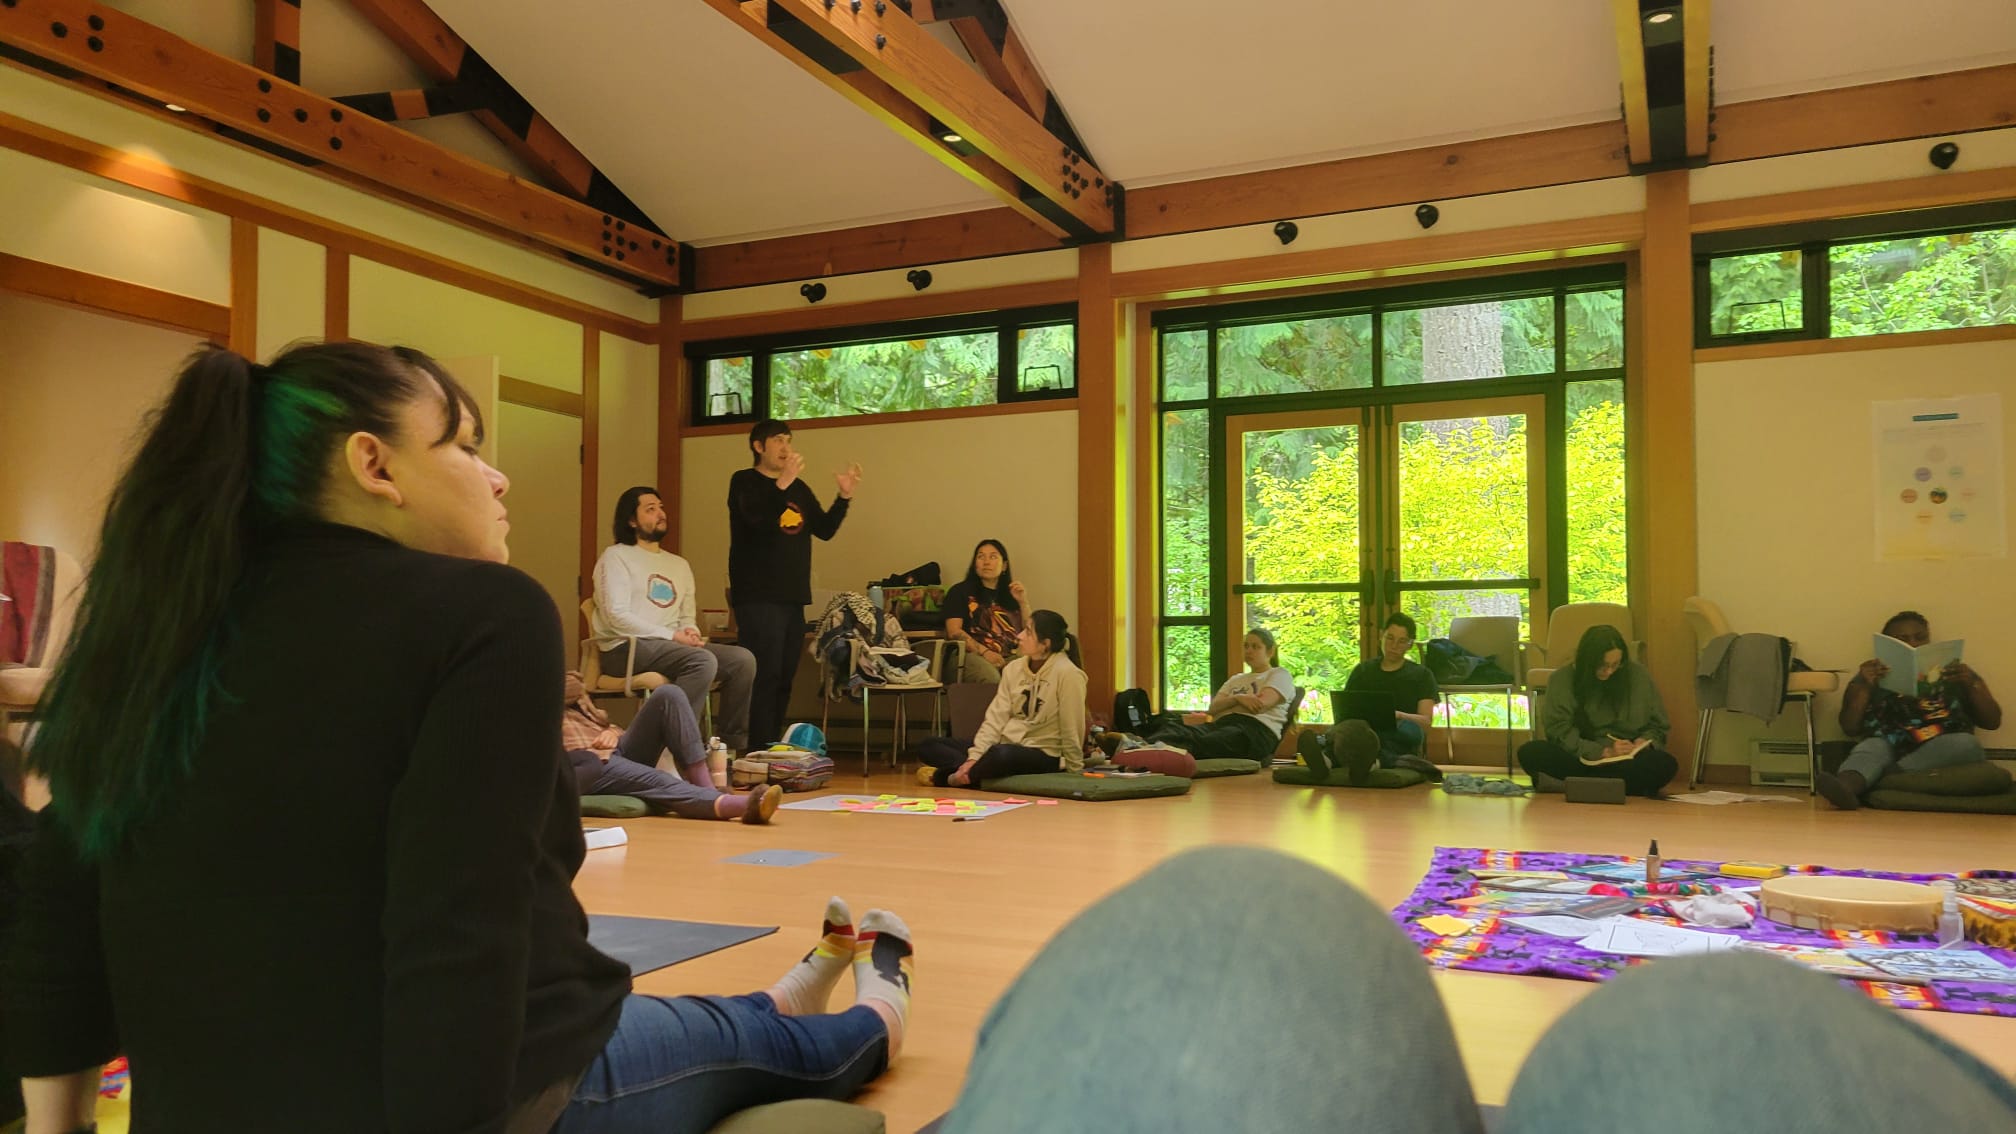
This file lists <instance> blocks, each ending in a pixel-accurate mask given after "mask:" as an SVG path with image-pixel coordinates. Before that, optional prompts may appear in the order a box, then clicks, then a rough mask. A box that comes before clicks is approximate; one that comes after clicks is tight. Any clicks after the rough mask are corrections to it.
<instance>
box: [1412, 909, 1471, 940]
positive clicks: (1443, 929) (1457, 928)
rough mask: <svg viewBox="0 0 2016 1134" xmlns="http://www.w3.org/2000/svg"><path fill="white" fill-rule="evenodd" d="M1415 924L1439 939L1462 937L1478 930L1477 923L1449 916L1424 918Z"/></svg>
mask: <svg viewBox="0 0 2016 1134" xmlns="http://www.w3.org/2000/svg"><path fill="white" fill-rule="evenodd" d="M1414 924H1415V925H1418V926H1420V927H1421V928H1423V929H1425V930H1427V931H1428V932H1430V933H1432V934H1434V935H1435V936H1437V937H1461V936H1463V935H1464V934H1466V933H1468V932H1470V931H1471V930H1473V929H1475V928H1477V923H1476V922H1474V921H1471V920H1470V919H1469V918H1462V917H1450V916H1449V915H1448V914H1436V915H1435V916H1433V917H1424V918H1422V919H1420V920H1419V921H1417V922H1415V923H1414Z"/></svg>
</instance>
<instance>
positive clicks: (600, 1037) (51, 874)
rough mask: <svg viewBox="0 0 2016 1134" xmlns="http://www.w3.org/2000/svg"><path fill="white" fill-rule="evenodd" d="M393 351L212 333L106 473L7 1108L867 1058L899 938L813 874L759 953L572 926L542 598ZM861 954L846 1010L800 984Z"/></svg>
mask: <svg viewBox="0 0 2016 1134" xmlns="http://www.w3.org/2000/svg"><path fill="white" fill-rule="evenodd" d="M482 442H483V422H482V418H481V416H480V414H479V413H478V412H477V409H476V407H475V405H474V404H473V403H472V402H471V400H470V398H469V396H468V394H467V393H466V392H464V391H463V389H462V388H461V387H460V386H459V385H457V384H456V382H455V380H454V379H453V378H452V377H450V376H449V375H448V374H447V373H446V372H445V371H444V370H442V369H441V368H440V367H439V366H438V365H436V364H435V363H434V362H433V361H432V360H431V359H428V358H427V357H426V356H425V355H422V354H420V353H419V352H417V351H410V350H405V349H401V348H392V349H388V348H385V347H378V346H372V345H369V344H365V343H326V344H315V345H306V346H297V347H294V348H292V349H290V350H288V351H287V352H285V353H283V354H282V355H280V356H279V357H278V358H276V359H274V360H273V362H272V363H271V364H270V365H267V366H258V365H254V364H252V363H250V362H248V361H246V360H245V359H243V358H240V357H239V356H237V355H235V354H232V353H230V352H228V351H224V350H220V349H214V348H211V349H205V350H203V351H200V352H199V353H198V354H196V356H195V357H193V358H192V359H191V360H190V361H189V363H188V365H187V366H186V367H185V368H184V369H183V370H182V372H181V374H180V375H179V376H177V378H176V380H175V384H174V388H173V390H172V391H171V392H170V394H169V395H168V399H167V401H166V402H165V403H164V404H163V406H162V407H161V409H160V410H159V411H158V412H157V413H156V414H155V415H154V416H153V417H152V419H151V420H150V422H149V424H148V427H147V429H146V431H145V435H144V436H143V437H142V438H141V440H140V442H139V448H138V452H137V454H136V455H135V457H134V458H133V462H132V464H131V466H130V467H129V468H128V469H127V470H126V472H125V474H124V475H123V477H122V478H121V479H120V481H119V484H118V486H117V488H116V489H115V490H114V491H113V494H112V499H111V503H110V505H109V508H108V510H107V513H106V516H105V524H104V528H103V532H102V534H101V540H100V550H99V553H98V557H97V559H96V561H95V562H94V564H93V565H92V568H91V571H90V575H89V577H88V580H87V582H86V590H85V597H84V602H83V605H82V608H81V610H80V613H79V615H78V621H77V627H76V630H75V632H74V633H73V635H72V637H71V639H70V642H69V643H68V647H67V649H66V651H65V653H64V654H63V657H62V660H61V662H60V663H59V665H58V668H57V673H56V677H55V681H54V684H53V687H52V689H51V692H50V698H49V705H48V711H47V713H46V716H45V719H44V722H43V725H42V727H41V730H40V732H39V733H38V734H37V736H36V739H35V742H34V744H33V746H32V748H31V751H30V753H29V759H30V761H31V764H32V765H33V766H34V767H35V768H36V769H37V770H38V771H40V772H41V773H42V774H44V775H45V776H47V777H48V780H49V784H50V789H51V793H52V795H53V802H52V803H51V804H50V806H49V807H48V808H47V809H46V810H45V811H44V812H43V813H42V814H41V816H39V818H38V832H37V836H36V841H35V844H34V846H33V848H32V849H31V850H30V852H29V854H28V857H27V861H26V864H25V865H24V867H23V869H22V873H21V892H22V897H21V904H20V910H19V915H18V918H17V924H16V926H15V928H14V934H13V939H12V940H11V941H10V942H9V944H8V948H7V955H6V966H5V985H4V989H0V1003H4V1004H5V1010H6V1017H7V1019H6V1024H7V1026H6V1029H5V1031H6V1049H7V1051H6V1054H7V1066H8V1067H10V1068H11V1069H13V1070H14V1071H16V1072H18V1073H21V1074H23V1075H25V1076H27V1078H26V1079H25V1080H24V1082H23V1088H24V1093H25V1095H26V1098H27V1103H28V1130H29V1131H31V1132H33V1134H44V1132H64V1131H73V1130H84V1129H89V1128H90V1122H91V1115H92V1111H91V1108H92V1104H93V1101H94V1100H95V1097H96V1088H97V1086H98V1068H99V1067H100V1066H101V1065H103V1064H104V1063H105V1062H106V1061H108V1060H109V1059H111V1058H112V1057H113V1056H114V1055H117V1054H120V1053H124V1054H125V1055H126V1056H127V1057H128V1059H129V1060H130V1063H131V1067H132V1074H133V1085H134V1090H133V1103H134V1118H135V1124H136V1129H144V1130H151V1131H166V1132H173V1131H197V1130H202V1131H219V1130H243V1131H251V1130H288V1131H298V1132H314V1131H328V1132H331V1134H335V1132H341V1134H359V1132H367V1131H393V1130H397V1131H477V1130H484V1131H505V1132H511V1134H515V1132H518V1131H548V1130H553V1131H567V1132H574V1131H588V1132H597V1134H600V1132H605V1131H607V1132H618V1131H633V1130H635V1131H645V1130H649V1131H653V1132H656V1131H688V1130H690V1131H701V1130H706V1129H708V1128H710V1127H712V1126H713V1125H714V1124H715V1123H716V1122H717V1121H718V1120H720V1119H721V1118H722V1117H724V1116H726V1115H727V1114H729V1113H732V1112H733V1111H735V1110H738V1109H741V1108H743V1107H747V1106H751V1105H754V1104H757V1103H763V1102H771V1101H777V1100H781V1099H786V1098H794V1097H803V1096H821V1097H830V1098H844V1097H847V1096H848V1095H851V1094H852V1093H853V1092H855V1091H856V1090H858V1089H859V1088H860V1087H861V1086H862V1085H863V1084H865V1083H867V1082H868V1081H869V1080H871V1079H872V1078H874V1077H875V1076H876V1075H877V1074H879V1073H880V1072H881V1071H882V1070H883V1068H884V1067H886V1066H887V1065H888V1062H889V1060H890V1059H892V1058H893V1057H894V1055H895V1053H896V1049H897V1046H898V1042H899V1041H900V1039H901V1036H902V1027H903V1019H904V1013H905V1011H906V1010H907V1006H908V1003H909V972H910V945H909V931H908V930H907V929H906V928H904V926H903V923H902V922H901V921H900V920H899V919H897V918H896V917H894V916H893V915H891V914H888V913H885V912H883V911H880V910H871V911H869V912H868V913H867V914H866V915H865V916H864V917H863V918H862V920H861V932H860V934H859V935H858V944H859V946H860V947H859V948H858V949H857V947H856V946H857V935H856V933H855V930H854V926H853V924H852V923H853V919H852V917H851V916H849V914H848V912H847V908H846V906H845V905H844V904H843V903H841V902H840V901H839V899H837V898H836V899H834V900H833V902H832V903H830V904H829V905H828V907H827V910H826V925H825V934H824V936H823V937H821V939H820V941H819V943H818V944H817V945H816V946H815V947H814V948H813V949H812V951H811V952H809V953H808V954H806V958H805V960H804V961H802V962H800V963H799V964H798V965H797V966H796V967H794V968H793V969H792V970H791V971H790V972H788V973H786V974H785V975H784V977H783V978H782V979H780V980H779V981H778V983H777V984H776V985H775V986H773V987H771V988H770V989H768V990H766V991H764V992H758V993H752V994H749V995H747V996H739V997H732V998H717V997H705V998H701V997H650V996H637V995H633V994H631V992H630V977H629V973H628V971H627V970H626V968H625V966H624V965H623V964H622V963H621V962H618V961H615V960H612V959H610V958H609V957H606V956H604V955H602V954H601V953H599V952H598V951H596V950H595V949H594V948H593V947H591V946H590V945H589V944H588V940H587V920H586V918H585V917H584V916H583V914H582V911H581V907H580V905H579V903H578V902H576V900H575V898H574V895H573V892H572V886H571V884H572V880H573V877H574V873H575V871H576V870H577V869H578V868H579V867H580V865H581V859H582V855H583V847H582V839H581V823H580V818H579V803H578V799H577V797H576V794H575V785H574V776H573V773H572V772H571V770H570V768H569V766H568V764H567V761H566V760H565V759H564V758H563V757H562V755H561V750H560V705H559V703H558V701H557V700H556V699H555V697H554V695H553V691H554V690H556V689H558V688H560V684H561V666H562V656H561V639H560V619H559V615H558V612H556V611H555V610H554V607H553V603H552V601H551V600H550V599H549V598H547V596H546V594H545V592H544V591H543V590H542V589H541V588H540V587H539V585H538V584H537V583H535V582H533V581H532V580H531V579H530V578H528V577H526V576H525V575H524V574H522V573H520V572H518V571H516V570H513V569H512V568H510V567H508V566H506V565H505V563H506V560H507V559H508V557H509V553H508V551H507V549H506V546H505V536H506V533H507V532H508V531H509V526H508V524H507V523H506V518H505V515H506V514H505V508H504V503H503V498H504V494H505V490H506V489H507V487H508V483H507V481H506V480H505V477H504V475H503V474H502V473H500V472H498V471H497V470H496V469H494V468H492V467H490V465H488V464H487V463H485V462H484V460H483V457H482V456H481V455H480V447H481V445H482ZM850 965H851V967H852V968H853V970H854V976H855V984H856V1000H855V1004H854V1006H853V1007H852V1008H850V1009H849V1010H847V1011H845V1012H841V1013H836V1014H832V1015H825V1014H815V1013H823V1011H824V1007H825V1003H826V999H827V994H828V993H829V992H830V991H831V990H832V987H833V984H834V983H835V982H836V981H837V979H838V978H839V976H840V974H841V972H842V971H844V970H846V969H848V968H849V967H850Z"/></svg>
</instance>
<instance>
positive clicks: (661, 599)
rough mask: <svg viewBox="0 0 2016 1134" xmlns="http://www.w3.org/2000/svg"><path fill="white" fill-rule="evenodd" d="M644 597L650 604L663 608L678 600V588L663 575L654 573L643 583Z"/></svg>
mask: <svg viewBox="0 0 2016 1134" xmlns="http://www.w3.org/2000/svg"><path fill="white" fill-rule="evenodd" d="M644 597H645V598H647V599H649V600H650V601H651V605H652V606H655V607H657V608H659V609H660V610H663V609H665V608H666V607H669V606H671V605H672V604H673V603H675V602H678V601H679V588H677V587H675V586H673V585H672V580H670V579H668V578H666V577H665V576H663V575H655V574H654V575H652V576H651V578H650V579H649V580H648V581H646V582H645V584H644Z"/></svg>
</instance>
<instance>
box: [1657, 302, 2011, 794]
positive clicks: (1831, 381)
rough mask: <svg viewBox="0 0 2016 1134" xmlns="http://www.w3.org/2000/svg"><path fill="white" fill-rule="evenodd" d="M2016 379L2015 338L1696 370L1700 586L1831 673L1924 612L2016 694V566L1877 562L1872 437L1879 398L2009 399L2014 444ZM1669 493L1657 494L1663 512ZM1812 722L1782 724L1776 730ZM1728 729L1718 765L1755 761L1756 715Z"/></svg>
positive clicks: (1832, 706)
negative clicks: (1889, 623)
mask: <svg viewBox="0 0 2016 1134" xmlns="http://www.w3.org/2000/svg"><path fill="white" fill-rule="evenodd" d="M2012 373H2016V342H1987V343H1960V344H1949V345H1945V346H1924V347H1915V348H1904V349H1898V350H1864V351H1848V352H1840V353H1832V354H1817V355H1798V356H1791V357H1784V358H1765V359H1748V360H1742V361H1732V362H1713V363H1703V364H1701V365H1698V366H1696V367H1695V369H1694V390H1695V450H1696V451H1695V456H1696V463H1697V474H1696V476H1697V486H1698V490H1699V493H1700V496H1699V516H1700V544H1699V554H1700V582H1701V593H1702V594H1703V595H1705V596H1707V597H1708V598H1711V599H1713V600H1715V601H1716V602H1718V603H1720V604H1722V607H1723V608H1724V610H1726V611H1727V612H1728V615H1729V619H1730V622H1731V624H1732V625H1733V626H1734V627H1735V629H1737V630H1739V631H1756V632H1763V633H1770V634H1778V635H1783V636H1784V637H1787V638H1791V639H1793V640H1794V641H1795V642H1797V643H1798V650H1799V655H1800V656H1801V657H1803V658H1804V659H1806V661H1807V663H1808V664H1810V665H1813V666H1814V667H1816V668H1820V669H1847V670H1852V669H1854V668H1855V667H1856V666H1857V665H1859V664H1860V663H1861V662H1862V661H1863V660H1864V659H1866V658H1867V657H1868V656H1869V653H1870V647H1869V636H1870V635H1871V634H1872V633H1874V632H1876V631H1877V630H1880V629H1881V628H1882V625H1883V621H1884V619H1886V618H1888V617H1889V616H1890V615H1891V614H1893V613H1895V612H1896V611H1899V610H1902V609H1906V608H1911V609H1916V610H1920V611H1923V612H1924V613H1925V614H1926V616H1927V617H1929V618H1930V619H1931V621H1932V629H1933V633H1934V634H1937V635H1940V636H1942V637H1964V638H1966V639H1967V657H1968V661H1969V662H1970V663H1972V664H1973V665H1974V666H1976V667H1977V668H1978V669H1979V670H1980V671H1981V673H1982V675H1983V676H1984V677H1985V678H1987V679H1988V681H1989V683H1990V685H1991V687H1992V688H1995V689H1997V690H1998V691H1999V692H2000V694H2001V695H2002V696H2003V697H2004V698H2016V578H2012V576H2011V573H2010V565H2009V561H2008V560H2007V559H2006V558H2004V559H1973V560H1954V561H1948V562H1878V561H1877V560H1876V557H1875V520H1874V504H1873V502H1872V499H1871V497H1872V494H1873V492H1874V489H1873V480H1874V471H1873V469H1874V464H1873V462H1874V459H1875V457H1874V448H1873V444H1872V441H1871V434H1870V412H1871V411H1870V403H1872V402H1878V401H1895V400H1899V399H1907V398H1942V397H1954V396H1959V395H1964V394H1980V393H2000V394H2002V395H2003V406H2002V411H2003V415H2004V422H2003V436H2004V437H2005V438H2009V437H2016V389H2012V388H2011V386H2010V383H2009V376H2010V375H2011V374H2012ZM2003 477H2004V481H2005V487H2004V491H2005V493H2007V494H2010V495H2016V461H2011V460H2009V459H2007V458H2006V457H2005V459H2004V461H2003ZM1658 491H1659V489H1658V486H1657V485H1653V486H1652V487H1651V504H1652V506H1653V507H1655V508H1656V507H1658ZM2006 500H2007V496H2005V512H2006V507H2007V505H2006ZM1844 680H1845V676H1844ZM1667 698H1668V701H1669V703H1670V704H1669V707H1671V708H1673V709H1674V711H1676V712H1686V711H1691V707H1692V698H1691V697H1690V696H1688V695H1687V692H1686V691H1684V690H1668V691H1667ZM2005 703H2016V702H2005ZM1839 706H1840V702H1839V700H1838V697H1837V698H1832V699H1829V700H1826V701H1824V702H1823V703H1822V705H1821V706H1820V711H1821V712H1822V714H1823V716H1824V720H1823V723H1822V730H1823V735H1829V736H1839V735H1840V730H1839V729H1838V728H1836V727H1835V726H1834V723H1833V717H1834V714H1835V712H1836V711H1837V710H1838V708H1839ZM1798 729H1799V726H1798V724H1797V722H1796V721H1794V720H1792V719H1791V718H1789V717H1787V718H1781V719H1780V721H1779V723H1778V725H1777V726H1776V728H1775V730H1774V733H1773V734H1774V735H1784V736H1791V735H1795V734H1797V732H1798ZM1716 730H1717V734H1716V742H1715V751H1714V755H1713V761H1714V762H1715V763H1729V764H1741V763H1745V762H1747V761H1748V752H1749V741H1750V739H1751V738H1752V737H1754V736H1757V735H1760V733H1759V728H1758V725H1757V722H1754V721H1751V720H1749V719H1748V718H1745V717H1741V716H1738V715H1736V714H1733V713H1731V714H1724V715H1723V716H1722V718H1721V719H1720V720H1718V723H1717V725H1716ZM1987 742H1988V743H1989V744H1990V745H1995V744H1997V743H1998V740H1997V739H1996V738H1995V737H1994V736H1992V735H1991V736H1989V737H1988V738H1987ZM2001 743H2006V741H2004V742H2001Z"/></svg>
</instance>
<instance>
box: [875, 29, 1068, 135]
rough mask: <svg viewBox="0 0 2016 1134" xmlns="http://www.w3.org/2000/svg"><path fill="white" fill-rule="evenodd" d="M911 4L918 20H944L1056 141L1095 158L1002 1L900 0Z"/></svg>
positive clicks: (981, 65) (982, 66) (1000, 86)
mask: <svg viewBox="0 0 2016 1134" xmlns="http://www.w3.org/2000/svg"><path fill="white" fill-rule="evenodd" d="M896 6H897V7H899V8H903V7H907V8H908V9H909V10H910V14H911V15H912V16H914V17H916V19H917V22H918V23H920V24H929V23H936V22H941V21H942V22H946V23H949V24H951V26H952V31H953V33H954V34H956V35H957V36H958V37H959V43H960V45H961V46H963V47H965V48H966V53H967V54H968V55H971V56H972V57H973V62H974V63H975V64H977V65H978V66H979V68H980V72H981V74H983V75H986V76H987V79H988V81H989V82H992V83H993V84H994V86H995V88H996V89H998V90H999V91H1000V92H1001V93H1002V94H1005V95H1007V96H1008V97H1009V98H1011V99H1013V100H1014V101H1015V103H1016V105H1018V106H1020V107H1021V108H1022V109H1024V110H1026V111H1028V112H1029V113H1030V114H1031V115H1033V116H1034V117H1035V118H1036V120H1037V121H1039V122H1041V123H1043V126H1044V128H1045V129H1047V130H1049V131H1050V132H1051V133H1052V134H1054V135H1056V136H1057V140H1058V141H1061V142H1063V143H1064V144H1066V145H1068V146H1072V147H1074V148H1075V149H1077V150H1078V152H1080V153H1082V154H1085V155H1086V159H1087V160H1091V156H1092V155H1091V151H1089V150H1088V149H1086V147H1085V143H1084V142H1083V141H1082V140H1081V139H1080V138H1079V137H1078V131H1077V130H1076V129H1075V128H1074V127H1073V126H1072V125H1071V118H1070V116H1069V115H1067V114H1066V113H1065V112H1064V106H1063V104H1062V103H1060V102H1058V101H1057V95H1056V93H1055V92H1053V91H1052V90H1051V89H1050V85H1049V84H1048V83H1046V82H1044V81H1043V76H1042V74H1041V73H1040V72H1039V71H1037V69H1036V59H1035V56H1033V55H1031V54H1030V53H1029V47H1028V45H1027V44H1025V43H1024V42H1023V41H1022V35H1021V33H1020V32H1017V31H1016V30H1015V25H1014V24H1013V23H1011V22H1010V21H1009V19H1008V10H1007V9H1006V8H1004V7H1002V6H1001V0H896Z"/></svg>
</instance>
